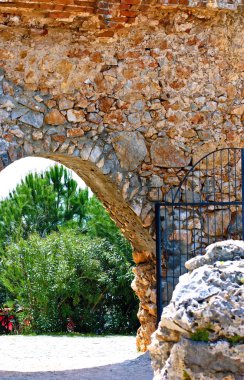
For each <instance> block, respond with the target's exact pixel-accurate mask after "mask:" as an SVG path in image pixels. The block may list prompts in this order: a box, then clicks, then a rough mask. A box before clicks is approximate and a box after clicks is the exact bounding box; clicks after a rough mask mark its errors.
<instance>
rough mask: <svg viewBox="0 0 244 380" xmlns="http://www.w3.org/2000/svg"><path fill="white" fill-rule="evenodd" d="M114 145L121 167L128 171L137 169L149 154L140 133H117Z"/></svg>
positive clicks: (114, 136) (113, 141) (113, 140)
mask: <svg viewBox="0 0 244 380" xmlns="http://www.w3.org/2000/svg"><path fill="white" fill-rule="evenodd" d="M112 143H113V147H114V150H115V152H116V154H117V156H118V158H119V160H120V164H121V167H122V168H124V169H126V170H134V169H136V168H137V167H138V166H139V165H140V164H141V162H142V161H143V160H144V158H145V156H146V154H147V148H146V144H145V140H144V138H143V136H142V135H141V133H139V132H127V133H126V132H117V133H115V134H114V135H113V138H112Z"/></svg>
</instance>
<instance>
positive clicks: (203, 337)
mask: <svg viewBox="0 0 244 380" xmlns="http://www.w3.org/2000/svg"><path fill="white" fill-rule="evenodd" d="M191 340H194V341H195V342H208V341H209V329H208V328H204V329H197V330H196V332H194V333H192V334H191Z"/></svg>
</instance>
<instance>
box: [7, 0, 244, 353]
mask: <svg viewBox="0 0 244 380" xmlns="http://www.w3.org/2000/svg"><path fill="white" fill-rule="evenodd" d="M5 3H6V4H7V2H5ZM5 3H3V2H1V3H0V4H1V6H2V8H1V6H0V11H1V12H2V13H0V30H1V34H0V67H1V73H0V168H1V169H2V168H4V167H5V166H6V165H8V164H9V163H11V162H13V161H15V160H16V159H18V158H20V157H23V156H42V157H50V158H52V159H55V160H57V161H60V162H61V163H63V164H65V165H66V166H68V167H70V168H71V169H73V170H74V171H76V172H77V173H78V174H79V175H80V176H81V177H82V178H83V179H84V180H85V181H86V183H87V185H88V186H90V187H91V189H92V190H93V191H94V192H95V193H96V194H97V195H98V197H99V198H100V199H101V200H102V201H103V202H104V204H105V206H106V207H107V209H108V210H109V212H110V213H111V215H112V217H113V219H115V221H116V222H117V224H118V226H119V227H120V228H121V230H122V231H123V233H124V234H125V236H126V237H127V238H128V239H129V240H130V241H131V242H132V244H133V246H134V248H135V253H134V259H135V262H136V264H138V266H137V267H136V268H135V280H134V282H133V288H134V289H135V291H136V293H137V294H138V296H139V298H140V301H141V306H140V311H139V319H140V322H141V324H142V327H141V329H140V331H139V333H138V345H139V346H140V347H141V348H142V349H144V348H145V347H146V345H147V344H148V342H149V341H150V334H151V333H152V332H153V330H154V329H155V315H156V305H155V251H154V240H153V238H154V210H153V207H154V206H153V201H155V200H157V199H161V198H162V196H163V195H164V194H166V193H167V192H168V191H169V189H170V188H171V187H172V186H177V185H178V184H179V181H180V179H182V177H183V176H184V174H185V171H186V170H187V169H189V167H190V166H191V165H192V163H194V162H195V161H196V160H197V159H198V158H200V157H201V156H203V155H204V154H205V153H207V152H209V151H212V150H215V149H216V148H219V147H225V146H238V147H242V146H243V142H244V140H243V133H242V132H243V111H244V105H243V104H242V99H243V84H242V69H243V59H242V53H243V43H242V28H243V16H242V13H241V12H240V11H238V10H236V11H228V10H222V11H219V10H212V9H207V10H205V9H201V8H194V7H193V8H184V9H181V8H179V7H175V8H174V7H163V6H161V5H160V4H159V2H157V3H156V2H154V6H155V7H156V11H154V12H151V13H150V12H149V13H147V12H146V11H145V12H144V11H143V12H140V13H139V14H136V15H135V17H134V18H133V23H132V24H130V23H129V22H128V23H126V24H125V25H124V26H123V27H120V28H117V29H116V28H115V27H113V28H112V29H111V28H110V27H109V26H106V25H105V24H104V20H101V19H100V18H99V17H98V16H92V15H90V14H87V15H86V16H84V14H85V13H84V12H83V11H82V12H83V13H82V14H83V16H84V18H82V19H79V17H78V16H77V17H78V18H77V17H76V16H75V17H73V19H72V17H71V18H70V19H69V20H71V19H72V20H73V21H72V20H71V21H72V22H71V21H70V22H69V23H68V22H67V23H66V22H65V21H64V22H58V23H55V22H54V23H49V16H48V15H46V16H45V17H44V19H43V18H37V19H35V17H34V13H33V18H32V17H31V15H32V11H31V13H30V12H27V11H24V10H23V9H22V8H21V7H17V8H16V7H15V8H14V5H13V6H12V5H11V7H12V9H14V11H10V10H9V8H6V4H5ZM90 3H92V2H90ZM4 4H5V5H4ZM8 4H9V7H10V4H14V3H12V2H11V3H10V2H9V3H8ZM26 4H27V3H26ZM28 4H33V2H28ZM55 4H56V3H55ZM128 4H129V5H130V6H133V4H132V3H128ZM235 4H237V3H235ZM56 5H57V6H58V5H60V4H59V2H57V4H56ZM83 5H84V4H83ZM83 5H81V6H83ZM90 5H91V4H90ZM135 5H136V4H135ZM152 5H153V4H152ZM11 7H10V8H11ZM31 9H32V8H31ZM33 12H34V11H33ZM70 12H71V10H70ZM88 13H89V12H88ZM71 14H72V15H73V13H72V12H71ZM83 16H82V17H83ZM38 17H39V16H38ZM31 20H32V21H31ZM53 20H54V21H55V20H56V18H55V17H53ZM101 23H102V24H101ZM101 25H102V27H101Z"/></svg>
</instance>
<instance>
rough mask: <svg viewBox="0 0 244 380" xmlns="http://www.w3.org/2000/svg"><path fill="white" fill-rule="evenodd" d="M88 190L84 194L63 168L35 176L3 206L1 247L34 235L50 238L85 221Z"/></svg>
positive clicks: (29, 178)
mask: <svg viewBox="0 0 244 380" xmlns="http://www.w3.org/2000/svg"><path fill="white" fill-rule="evenodd" d="M87 202H88V189H85V190H81V189H79V188H78V186H77V183H76V182H75V181H74V180H73V179H72V178H71V175H70V173H69V172H68V170H67V169H66V168H64V167H63V166H58V165H55V166H53V167H51V168H50V169H49V171H47V172H45V173H43V174H40V175H38V174H36V173H34V174H33V173H31V174H28V175H27V176H26V178H25V179H24V180H22V182H21V184H19V185H18V186H17V187H16V189H15V190H14V191H13V192H12V193H10V195H9V197H8V198H7V199H5V200H4V201H2V202H0V215H1V218H0V247H1V248H2V249H4V247H6V246H7V245H8V244H10V243H11V242H17V241H18V240H19V239H20V238H24V239H27V238H28V236H29V235H30V234H32V233H35V232H37V233H38V234H39V235H40V236H42V237H43V236H46V235H47V234H49V233H50V232H51V231H57V230H58V227H59V226H61V225H64V224H65V223H67V222H69V221H76V222H77V223H81V221H82V220H83V219H84V217H85V208H86V203H87Z"/></svg>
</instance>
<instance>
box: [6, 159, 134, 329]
mask: <svg viewBox="0 0 244 380" xmlns="http://www.w3.org/2000/svg"><path fill="white" fill-rule="evenodd" d="M0 253H1V256H0V257H1V262H0V298H1V300H0V301H1V304H4V303H5V304H6V303H7V304H8V305H10V301H9V300H12V301H13V302H14V304H15V306H16V307H17V308H20V309H21V310H22V312H21V313H18V320H19V323H20V326H21V328H22V332H37V333H39V332H42V333H47V332H60V331H66V322H67V317H71V318H72V319H73V320H74V322H75V324H76V331H80V332H85V333H92V332H99V333H105V332H108V333H130V332H132V331H133V332H134V331H135V330H136V328H137V327H138V320H137V316H136V313H137V309H138V300H137V298H136V297H135V295H134V293H133V291H132V289H131V288H130V284H131V281H132V279H133V274H132V269H131V268H132V266H133V262H132V248H131V245H130V243H129V242H128V241H127V240H126V239H125V238H124V236H123V235H122V234H121V232H120V231H119V229H118V228H117V227H116V225H115V223H114V222H113V221H112V220H111V219H110V217H109V215H108V213H107V212H106V211H105V209H104V208H103V206H102V204H101V203H100V202H99V201H98V200H97V198H96V197H94V196H93V197H91V198H90V199H89V197H88V190H87V189H85V190H80V189H78V187H77V184H76V182H75V181H74V180H73V179H72V178H71V176H70V174H69V172H68V171H67V170H66V169H65V168H64V167H62V166H57V165H56V166H54V167H52V168H50V170H49V171H47V172H45V173H43V174H41V175H37V174H29V175H28V176H27V177H26V178H25V179H24V180H23V181H22V182H21V184H20V185H18V186H17V188H16V190H15V191H13V192H12V193H11V194H10V196H9V197H8V198H7V199H6V200H4V201H2V202H0ZM26 321H30V322H31V323H30V324H29V323H26Z"/></svg>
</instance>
